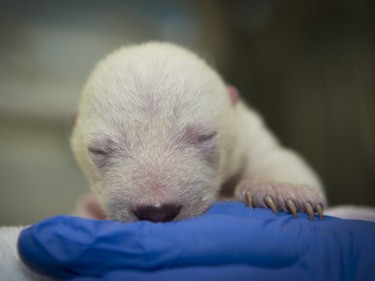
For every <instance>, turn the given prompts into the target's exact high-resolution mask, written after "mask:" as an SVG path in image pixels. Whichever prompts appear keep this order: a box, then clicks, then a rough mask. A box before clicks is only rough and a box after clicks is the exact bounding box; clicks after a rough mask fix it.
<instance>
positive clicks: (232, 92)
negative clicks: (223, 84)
mask: <svg viewBox="0 0 375 281" xmlns="http://www.w3.org/2000/svg"><path fill="white" fill-rule="evenodd" d="M227 91H228V94H229V97H230V101H231V104H232V106H235V105H236V104H237V103H238V101H239V100H240V92H239V91H238V89H237V88H236V87H235V86H233V85H227Z"/></svg>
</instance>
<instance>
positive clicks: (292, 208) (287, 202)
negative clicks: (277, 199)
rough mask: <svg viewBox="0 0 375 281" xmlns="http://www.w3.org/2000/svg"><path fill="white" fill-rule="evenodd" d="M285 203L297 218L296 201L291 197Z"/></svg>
mask: <svg viewBox="0 0 375 281" xmlns="http://www.w3.org/2000/svg"><path fill="white" fill-rule="evenodd" d="M285 204H286V206H287V208H288V210H289V211H290V212H291V213H292V216H293V218H295V219H296V218H297V208H296V205H295V204H294V202H293V201H292V200H291V199H287V200H286V201H285Z"/></svg>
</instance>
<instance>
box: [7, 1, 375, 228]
mask: <svg viewBox="0 0 375 281" xmlns="http://www.w3.org/2000/svg"><path fill="white" fill-rule="evenodd" d="M149 40H163V41H172V42H176V43H179V44H181V45H183V46H186V47H188V48H190V49H192V50H195V51H197V52H198V53H199V54H200V55H201V56H203V57H204V58H205V59H206V60H208V61H209V63H210V64H212V65H213V66H214V67H215V68H217V69H218V71H219V72H220V73H221V74H222V76H223V77H224V79H225V80H226V81H228V83H231V84H234V85H236V86H237V87H238V88H239V89H240V91H241V93H242V96H243V97H244V98H245V99H246V100H247V101H248V102H249V103H250V104H251V105H252V106H253V107H254V108H256V109H257V110H258V111H259V112H261V113H262V115H263V116H264V118H265V120H266V122H267V123H268V125H269V127H271V129H272V130H273V131H274V132H275V133H276V134H277V135H278V136H279V138H280V140H281V141H282V142H283V143H284V144H285V145H286V146H289V147H291V148H294V149H295V150H297V151H299V152H300V153H301V154H302V155H303V156H304V157H305V158H306V159H307V160H308V161H309V162H310V163H311V164H312V166H313V167H314V168H315V169H316V170H317V171H318V173H319V174H320V175H321V177H322V179H323V181H324V183H325V186H326V189H327V193H328V197H329V201H330V203H331V205H337V204H361V205H370V206H375V173H374V167H375V122H374V120H375V107H374V106H375V95H374V91H375V84H374V77H375V58H374V56H375V1H372V0H368V1H344V0H331V1H323V0H314V1H313V0H311V1H297V0H279V1H277V0H247V1H245V0H242V1H225V0H221V1H219V0H217V1H214V0H212V1H210V0H190V1H187V0H185V1H172V0H167V1H152V0H138V1H135V0H134V1H111V0H107V1H103V0H65V1H47V0H45V1H41V0H34V1H27V0H24V1H19V0H15V1H2V0H0V225H3V224H26V223H32V222H35V221H36V220H40V219H43V218H45V217H47V216H51V215H54V214H57V213H69V212H70V211H71V210H72V208H73V206H74V203H75V200H76V198H77V197H78V196H79V195H80V194H82V193H84V192H86V191H87V183H86V182H85V179H84V178H83V176H82V174H81V172H80V171H79V170H78V167H77V166H76V164H75V162H74V159H73V157H72V153H71V152H70V147H69V136H70V132H71V129H72V128H71V124H70V113H71V112H73V111H74V110H75V107H76V105H77V103H78V99H79V95H80V91H81V88H82V86H83V84H84V83H85V80H86V78H87V76H88V74H89V72H90V70H91V69H92V68H93V67H94V65H95V63H96V62H97V61H98V60H99V59H100V58H102V57H103V56H104V55H105V54H107V53H109V52H111V51H112V50H114V49H116V48H118V47H120V46H122V45H126V44H130V43H141V42H144V41H149Z"/></svg>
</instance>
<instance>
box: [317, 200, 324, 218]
mask: <svg viewBox="0 0 375 281" xmlns="http://www.w3.org/2000/svg"><path fill="white" fill-rule="evenodd" d="M316 211H317V212H318V214H319V219H320V220H321V221H322V220H323V208H322V205H321V204H318V206H316Z"/></svg>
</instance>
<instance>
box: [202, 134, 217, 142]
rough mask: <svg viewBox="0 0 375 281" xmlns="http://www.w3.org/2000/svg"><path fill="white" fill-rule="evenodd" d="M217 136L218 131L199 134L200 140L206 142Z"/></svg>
mask: <svg viewBox="0 0 375 281" xmlns="http://www.w3.org/2000/svg"><path fill="white" fill-rule="evenodd" d="M215 136H216V132H213V133H208V134H201V135H199V136H198V141H199V142H206V141H209V140H212V139H213V138H214V137H215Z"/></svg>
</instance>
